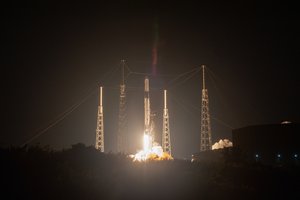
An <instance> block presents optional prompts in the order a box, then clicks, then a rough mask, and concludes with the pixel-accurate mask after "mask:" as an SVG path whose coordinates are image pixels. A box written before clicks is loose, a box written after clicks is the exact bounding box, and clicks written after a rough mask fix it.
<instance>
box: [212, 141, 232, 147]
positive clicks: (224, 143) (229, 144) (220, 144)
mask: <svg viewBox="0 0 300 200" xmlns="http://www.w3.org/2000/svg"><path fill="white" fill-rule="evenodd" d="M225 147H232V142H231V141H230V140H228V139H224V140H222V139H221V140H220V141H219V142H216V143H215V144H214V145H212V150H215V149H223V148H225Z"/></svg>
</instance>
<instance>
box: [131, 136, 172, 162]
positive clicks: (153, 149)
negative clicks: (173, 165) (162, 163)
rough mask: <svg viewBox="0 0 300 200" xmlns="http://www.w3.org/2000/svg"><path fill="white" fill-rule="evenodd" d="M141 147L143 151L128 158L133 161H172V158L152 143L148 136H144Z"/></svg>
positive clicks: (156, 144)
mask: <svg viewBox="0 0 300 200" xmlns="http://www.w3.org/2000/svg"><path fill="white" fill-rule="evenodd" d="M143 147H144V148H143V150H141V151H139V152H138V153H136V154H135V155H131V156H130V157H131V158H133V161H139V162H142V161H149V160H173V158H172V156H171V155H169V154H168V153H166V152H164V151H163V148H162V147H161V146H160V145H159V144H158V143H157V142H152V138H151V136H150V135H147V134H144V137H143Z"/></svg>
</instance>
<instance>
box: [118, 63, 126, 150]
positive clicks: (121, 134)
mask: <svg viewBox="0 0 300 200" xmlns="http://www.w3.org/2000/svg"><path fill="white" fill-rule="evenodd" d="M124 68H125V60H121V71H122V73H121V74H122V77H121V83H120V99H119V101H120V102H119V126H118V136H117V151H118V152H123V153H124V152H126V151H127V140H126V136H127V135H126V130H127V129H126V128H127V127H126V88H125V79H124V70H125V69H124Z"/></svg>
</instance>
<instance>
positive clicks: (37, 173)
mask: <svg viewBox="0 0 300 200" xmlns="http://www.w3.org/2000/svg"><path fill="white" fill-rule="evenodd" d="M0 158H1V197H2V198H1V199H105V200H106V199H107V200H109V199H133V200H134V199H172V200H174V199H203V200H207V199H299V194H298V193H299V191H300V187H299V186H300V184H299V178H300V176H299V175H300V171H299V166H297V165H288V166H282V165H281V166H265V165H261V164H258V163H245V162H235V161H232V160H228V161H222V162H221V161H220V162H190V161H183V160H173V161H160V162H158V161H157V162H147V163H137V162H132V160H131V159H130V158H127V157H126V156H125V155H122V154H103V153H99V152H98V151H97V150H95V149H94V148H93V147H86V146H85V145H83V144H76V145H73V146H72V148H70V149H66V150H62V151H53V150H51V149H50V148H48V147H40V146H29V147H24V148H19V147H10V148H5V149H0Z"/></svg>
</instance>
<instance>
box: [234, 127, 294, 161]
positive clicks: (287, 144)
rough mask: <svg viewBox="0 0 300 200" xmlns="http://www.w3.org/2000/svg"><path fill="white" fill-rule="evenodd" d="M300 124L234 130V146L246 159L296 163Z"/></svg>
mask: <svg viewBox="0 0 300 200" xmlns="http://www.w3.org/2000/svg"><path fill="white" fill-rule="evenodd" d="M299 133H300V124H297V123H281V124H264V125H254V126H247V127H243V128H239V129H234V130H233V131H232V140H233V146H234V147H235V148H236V149H237V150H238V151H239V152H240V153H241V155H242V156H243V158H244V159H245V160H249V161H257V162H262V163H269V164H274V163H290V162H292V163H294V162H297V161H298V160H299V156H300V145H299V141H300V134H299Z"/></svg>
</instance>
